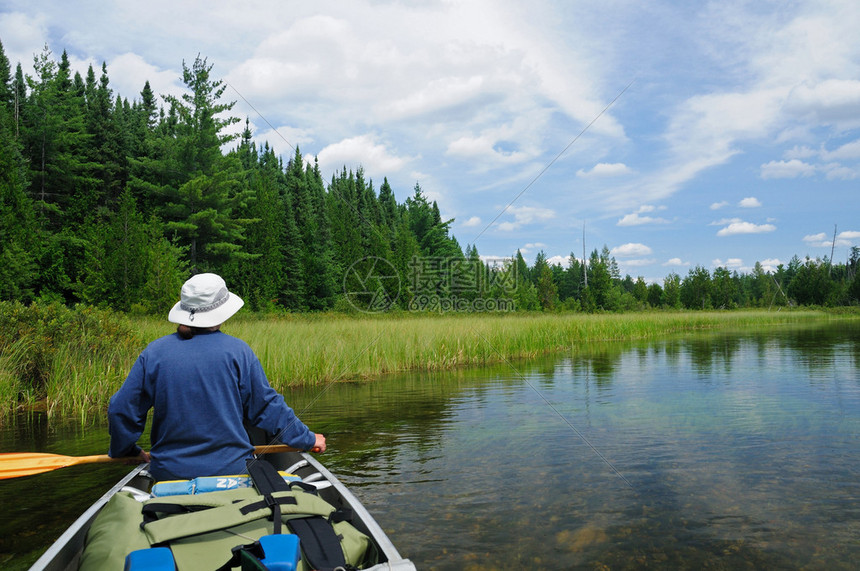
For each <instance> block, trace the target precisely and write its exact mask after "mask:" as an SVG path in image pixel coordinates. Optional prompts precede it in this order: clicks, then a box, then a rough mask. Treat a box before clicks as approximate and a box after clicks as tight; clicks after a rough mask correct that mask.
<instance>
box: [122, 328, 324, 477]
mask: <svg viewBox="0 0 860 571" xmlns="http://www.w3.org/2000/svg"><path fill="white" fill-rule="evenodd" d="M150 408H151V409H153V417H152V429H151V435H150V436H151V438H150V443H151V449H150V454H151V456H152V462H151V464H150V472H151V473H152V475H153V476H154V477H155V479H156V480H171V479H191V478H195V477H197V476H216V475H226V474H242V473H244V472H245V471H246V468H245V460H246V459H248V458H250V457H251V455H252V452H253V446H252V445H251V443H250V440H249V438H248V434H247V432H246V431H245V428H244V426H243V420H247V421H248V422H249V423H250V424H251V425H253V426H257V427H259V428H262V429H263V430H265V431H266V432H269V433H271V434H275V435H278V439H279V440H280V441H281V442H283V443H285V444H289V445H290V446H294V447H296V448H300V449H303V450H309V449H310V448H312V447H313V446H314V444H315V441H316V437H315V435H314V433H313V432H311V431H310V430H309V429H308V427H307V426H305V425H304V424H303V423H302V422H301V421H300V420H299V419H298V417H297V416H296V415H295V413H294V412H293V410H292V409H291V408H290V407H289V406H287V404H286V402H284V398H283V397H282V396H281V395H280V394H279V393H278V392H277V391H275V390H274V389H273V388H272V387H271V386H270V385H269V381H268V380H267V379H266V375H265V373H264V372H263V367H262V365H261V364H260V361H259V359H258V358H257V356H256V355H255V354H254V352H253V350H252V349H251V348H250V347H249V346H248V344H247V343H245V342H244V341H242V340H240V339H237V338H235V337H231V336H229V335H227V334H225V333H222V332H220V331H214V332H207V333H198V334H196V335H194V337H192V338H191V339H183V338H182V337H180V336H179V335H178V334H176V333H174V334H172V335H167V336H165V337H161V338H160V339H156V340H155V341H153V342H152V343H150V344H149V345H148V346H147V347H146V349H144V350H143V352H142V353H141V354H140V356H139V357H138V359H137V361H136V362H135V364H134V366H132V368H131V371H130V372H129V375H128V378H126V380H125V382H124V383H123V385H122V387H121V388H120V389H119V390H118V391H117V392H116V393H115V394H114V395H113V396H112V397H111V399H110V405H109V407H108V421H109V427H110V436H111V441H110V451H109V455H110V456H112V457H114V458H117V457H122V456H133V455H136V454H138V453H139V452H140V447H139V446H138V445H137V440H138V438H140V435H141V434H142V433H143V430H144V427H145V425H146V417H147V414H148V412H149V409H150Z"/></svg>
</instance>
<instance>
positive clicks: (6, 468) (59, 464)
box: [0, 444, 299, 480]
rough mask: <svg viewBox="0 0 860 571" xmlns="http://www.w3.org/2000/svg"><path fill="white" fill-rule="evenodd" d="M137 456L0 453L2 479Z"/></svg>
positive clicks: (271, 448)
mask: <svg viewBox="0 0 860 571" xmlns="http://www.w3.org/2000/svg"><path fill="white" fill-rule="evenodd" d="M298 451H299V450H298V448H293V447H292V446H287V445H286V444H269V445H265V446H255V447H254V454H276V453H279V452H298ZM136 458H137V457H136V456H131V457H126V458H111V457H110V456H108V455H107V454H96V455H93V456H62V455H60V454H46V453H41V452H11V453H4V454H0V480H5V479H8V478H18V477H20V476H32V475H34V474H42V473H44V472H50V471H51V470H57V469H59V468H66V467H68V466H76V465H78V464H101V463H105V462H124V463H130V462H133V461H134V460H135V459H136Z"/></svg>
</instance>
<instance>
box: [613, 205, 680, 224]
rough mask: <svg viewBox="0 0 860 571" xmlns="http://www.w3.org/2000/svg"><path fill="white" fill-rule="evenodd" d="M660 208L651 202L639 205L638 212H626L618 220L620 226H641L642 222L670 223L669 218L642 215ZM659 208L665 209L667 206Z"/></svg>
mask: <svg viewBox="0 0 860 571" xmlns="http://www.w3.org/2000/svg"><path fill="white" fill-rule="evenodd" d="M656 210H658V208H657V207H655V206H652V205H650V204H645V205H643V206H640V207H639V210H637V211H636V212H632V213H630V214H625V215H624V216H623V217H622V218H621V219H620V220H618V223H617V225H618V226H640V225H642V224H668V223H669V220H666V219H665V218H659V217H653V216H642V215H643V214H646V213H649V212H655V211H656ZM659 210H665V207H660V208H659Z"/></svg>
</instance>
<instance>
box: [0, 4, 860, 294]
mask: <svg viewBox="0 0 860 571" xmlns="http://www.w3.org/2000/svg"><path fill="white" fill-rule="evenodd" d="M858 29H860V3H858V2H856V1H855V0H844V1H842V0H834V1H830V0H814V1H780V2H770V1H766V0H763V1H755V2H749V1H731V0H725V1H719V2H687V1H680V0H676V1H649V2H641V1H639V0H637V1H626V0H624V1H622V0H601V1H600V2H596V1H594V2H577V1H560V0H559V1H545V0H530V1H529V2H521V1H509V0H474V1H458V0H435V1H434V0H414V1H408V0H402V1H399V2H393V1H384V0H332V1H323V2H287V1H257V2H253V3H249V2H235V1H233V2H219V1H210V2H196V1H188V2H185V1H183V2H176V1H173V2H164V1H162V0H152V1H149V2H80V3H79V2H67V1H64V0H46V1H36V2H32V1H24V0H6V1H5V2H3V4H2V7H0V40H2V42H3V46H4V48H5V50H6V54H7V56H8V57H9V59H10V60H11V61H12V63H13V65H15V64H16V63H18V62H20V63H21V64H22V66H23V67H24V71H25V73H32V62H33V56H34V55H35V54H38V53H41V52H42V50H43V47H44V46H45V45H47V46H48V47H49V49H50V50H51V51H52V52H53V53H54V55H55V57H56V58H59V56H60V54H61V53H62V52H63V50H65V51H67V52H68V54H69V57H70V59H71V61H72V64H73V66H74V68H75V69H77V70H79V71H81V73H82V74H83V73H84V72H85V71H86V68H87V66H88V65H90V64H92V65H93V67H94V68H95V69H96V70H97V71H98V69H99V68H100V67H101V64H102V62H106V63H107V66H108V74H109V77H110V79H111V87H112V88H113V89H114V91H115V93H118V94H120V95H122V96H124V97H126V98H128V99H136V98H139V93H140V90H141V88H142V87H143V84H144V82H145V81H146V80H149V82H150V83H151V85H152V86H153V89H154V90H155V92H156V93H159V94H176V93H180V92H181V91H182V89H183V86H182V83H181V69H182V62H183V60H185V61H186V62H188V63H189V64H190V63H191V62H192V61H193V60H194V58H195V57H196V56H197V55H198V54H200V55H201V56H203V57H205V58H207V59H208V61H209V63H211V64H213V65H214V68H213V74H214V75H215V77H217V78H221V79H223V80H225V81H226V82H227V83H228V84H229V86H230V87H229V88H228V89H227V91H226V96H227V97H228V98H230V99H231V100H236V102H237V103H236V106H235V108H234V114H235V115H236V116H239V117H241V118H242V119H243V120H244V118H245V117H247V118H248V119H249V120H250V121H251V124H252V128H253V129H254V131H255V136H256V138H257V140H259V141H268V142H269V143H270V145H272V146H274V147H275V149H276V150H277V151H278V152H280V153H282V154H283V155H284V156H286V157H289V156H291V155H292V153H293V149H292V145H298V146H299V148H300V149H301V151H302V154H303V155H304V156H305V157H306V158H312V157H314V156H316V157H317V158H318V159H319V161H320V165H321V167H322V170H323V174H324V177H326V178H330V177H331V175H332V174H333V173H334V172H335V171H336V170H338V169H341V168H343V167H344V166H345V167H347V168H349V169H357V168H358V167H359V166H361V167H362V168H364V170H365V173H366V175H367V176H368V177H370V178H371V179H373V182H374V185H375V187H376V188H377V189H378V188H379V185H380V184H381V183H382V180H383V177H387V178H388V180H389V182H390V184H391V185H392V186H393V188H394V191H395V194H396V196H397V199H398V201H399V202H402V201H404V200H405V199H406V198H407V197H408V196H409V195H411V194H412V191H413V187H414V185H415V183H416V182H417V183H419V184H420V185H421V187H422V189H423V190H424V192H425V194H427V195H428V196H429V197H430V198H431V199H434V200H436V201H437V202H438V204H439V207H440V210H441V211H442V214H443V216H444V217H446V218H453V219H454V223H453V224H452V226H451V228H452V232H453V234H454V235H455V236H456V237H457V239H458V240H459V242H460V244H461V245H463V246H465V245H466V244H475V245H477V247H478V251H479V253H480V254H481V255H483V256H486V257H503V256H510V255H511V254H513V253H515V252H516V250H517V249H520V250H521V251H522V252H523V254H524V255H525V256H526V258H527V259H528V260H530V261H531V260H533V259H534V256H535V254H536V253H537V252H538V251H540V250H543V251H544V252H545V253H546V255H547V257H549V258H551V259H557V260H559V261H564V260H565V259H566V258H567V257H568V256H569V255H570V254H571V253H574V254H575V255H576V256H577V257H581V256H582V252H583V249H585V251H586V252H587V253H590V252H591V251H592V250H594V249H598V250H599V249H601V248H603V246H607V247H608V248H609V249H610V251H611V252H612V254H613V256H614V257H615V258H616V260H617V261H618V263H619V266H620V269H621V272H622V274H630V275H631V276H633V277H637V276H642V277H644V278H645V279H646V280H648V281H649V282H650V281H656V282H662V279H663V278H664V277H665V276H666V275H667V274H669V273H670V272H676V273H678V274H680V275H681V276H684V275H686V274H687V272H688V271H689V270H690V269H691V268H693V267H695V266H704V267H706V268H708V269H709V270H713V269H714V268H716V267H718V266H723V267H727V268H729V269H730V270H738V271H741V272H749V271H751V270H752V267H753V265H754V264H755V262H757V261H758V262H761V263H762V264H763V265H764V266H765V267H766V268H775V267H776V265H778V264H780V263H783V264H785V263H787V262H788V261H789V260H790V258H791V257H792V256H793V255H798V256H800V257H801V258H804V257H805V256H807V255H808V256H810V257H813V258H815V257H824V256H830V252H831V248H833V247H834V231H835V233H836V240H835V250H834V259H835V260H836V261H837V262H844V261H845V260H846V259H847V257H848V255H849V252H850V248H851V246H860V194H858V183H860V178H858V175H860V35H858V33H857V30H858ZM270 125H271V126H274V127H275V129H276V131H275V130H273V129H272V127H271V126H270ZM583 229H584V235H585V244H584V245H583ZM583 246H584V247H583Z"/></svg>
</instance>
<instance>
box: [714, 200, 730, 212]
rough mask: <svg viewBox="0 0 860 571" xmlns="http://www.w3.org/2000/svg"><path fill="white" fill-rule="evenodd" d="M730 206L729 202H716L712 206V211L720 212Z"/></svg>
mask: <svg viewBox="0 0 860 571" xmlns="http://www.w3.org/2000/svg"><path fill="white" fill-rule="evenodd" d="M728 205H729V203H728V202H727V201H725V200H723V201H720V202H714V203H713V204H711V206H710V209H711V210H719V209H720V208H725V207H726V206H728Z"/></svg>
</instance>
